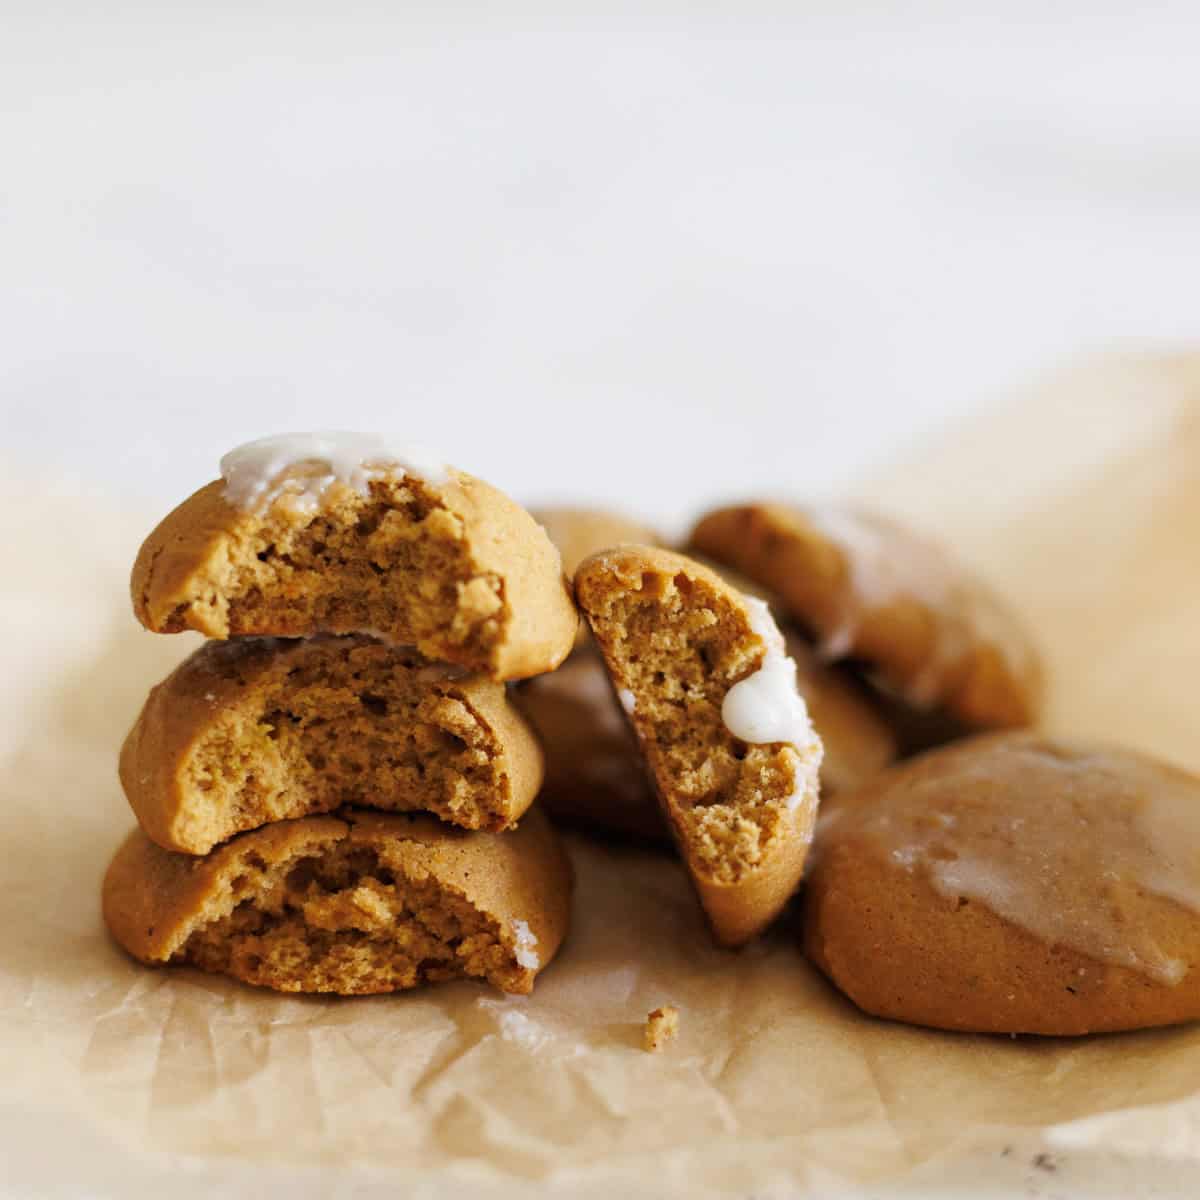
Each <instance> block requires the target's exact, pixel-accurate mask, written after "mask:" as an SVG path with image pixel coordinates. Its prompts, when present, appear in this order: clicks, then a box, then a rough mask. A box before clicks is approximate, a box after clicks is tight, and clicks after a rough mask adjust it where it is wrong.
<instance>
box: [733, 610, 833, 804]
mask: <svg viewBox="0 0 1200 1200" xmlns="http://www.w3.org/2000/svg"><path fill="white" fill-rule="evenodd" d="M744 599H745V602H746V607H747V609H748V610H749V615H750V628H751V629H752V630H753V631H754V632H755V633H756V634H757V635H758V636H759V637H760V638H761V639H762V642H763V645H764V646H765V647H766V653H765V654H764V655H763V660H762V665H761V666H760V667H759V669H758V670H757V671H755V672H754V674H753V675H747V676H746V678H745V679H743V680H740V681H739V682H738V683H735V684H734V685H733V687H731V688H730V689H729V691H728V692H727V693H726V694H725V699H724V701H723V702H722V704H721V720H722V721H724V723H725V728H726V729H728V730H729V732H730V733H731V734H733V736H734V737H735V738H740V739H741V740H742V741H743V742H750V743H752V744H754V745H767V744H770V743H773V742H783V743H786V744H788V745H791V746H793V747H794V748H795V750H796V754H797V757H798V759H799V762H797V764H796V784H795V790H794V791H793V793H792V796H791V797H790V799H789V801H788V807H789V809H792V810H794V809H796V808H798V807H799V806H800V805H801V804H802V803H803V802H804V801H805V800H806V799H808V798H810V797H812V796H815V794H816V786H817V783H816V777H817V771H818V769H819V767H820V765H821V757H822V754H823V749H822V746H821V741H820V739H819V738H818V737H817V734H816V731H815V730H814V729H813V727H812V721H811V720H810V719H809V715H808V705H807V704H805V702H804V697H803V696H802V695H801V694H800V691H799V688H798V687H797V686H796V663H795V661H794V660H793V659H791V658H789V657H788V654H787V649H786V646H785V645H784V641H783V634H781V633H780V632H779V628H778V626H777V625H776V624H775V621H774V619H773V618H772V617H771V610H770V609H769V608H768V607H767V605H766V603H765V602H764V601H762V600H757V599H755V598H754V597H753V596H746V597H744Z"/></svg>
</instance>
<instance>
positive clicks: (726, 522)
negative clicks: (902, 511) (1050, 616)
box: [691, 504, 1041, 728]
mask: <svg viewBox="0 0 1200 1200" xmlns="http://www.w3.org/2000/svg"><path fill="white" fill-rule="evenodd" d="M691 545H692V546H693V547H694V548H695V549H697V550H699V551H701V552H703V553H704V554H708V555H711V556H712V557H713V558H715V559H717V560H718V561H720V562H723V563H729V564H730V565H732V566H734V567H736V568H737V569H738V570H741V571H744V572H745V573H746V574H747V575H749V576H750V577H751V578H752V579H754V580H755V581H757V582H759V583H761V584H763V585H764V586H766V587H769V588H770V589H772V590H773V591H774V592H776V593H778V595H779V597H780V600H781V601H782V603H783V604H784V605H785V607H786V608H787V611H788V612H789V614H790V615H791V616H792V617H793V618H794V619H795V620H796V621H798V622H799V623H800V624H801V625H802V626H803V627H804V628H805V629H806V630H807V631H809V632H810V633H811V634H813V635H814V636H815V637H816V638H817V639H818V642H819V643H820V650H821V654H822V657H824V658H826V659H829V660H837V659H841V658H846V657H849V658H854V659H857V660H860V661H862V662H864V663H866V664H868V665H869V666H870V667H871V668H872V669H873V670H874V671H876V672H877V673H878V675H879V676H880V678H881V680H882V681H883V682H884V683H885V684H886V685H888V686H889V687H891V688H892V689H894V690H895V691H896V692H898V693H899V694H900V695H901V696H903V697H904V698H905V699H906V700H907V701H909V702H910V703H912V704H914V705H916V706H917V707H919V708H924V709H929V708H934V707H940V708H945V709H947V710H948V711H949V712H950V713H951V714H952V715H954V716H955V717H957V718H958V719H960V720H962V721H964V722H966V723H967V724H968V725H970V726H972V727H977V728H991V727H996V728H1005V727H1009V726H1021V725H1028V724H1030V723H1032V722H1033V721H1034V720H1035V718H1036V715H1037V710H1038V704H1039V701H1040V697H1041V669H1040V666H1039V663H1038V658H1037V654H1036V652H1035V650H1034V648H1033V646H1032V643H1031V642H1030V640H1029V638H1028V636H1027V635H1026V634H1025V632H1024V630H1023V629H1022V628H1021V626H1020V625H1019V623H1018V622H1017V621H1016V620H1015V619H1014V618H1013V616H1012V615H1011V614H1010V613H1009V612H1008V610H1007V609H1006V608H1005V607H1004V605H1003V604H1002V603H1001V602H1000V601H999V600H998V599H997V598H996V597H995V596H994V595H993V594H992V593H991V592H990V591H989V590H988V589H987V588H985V587H984V586H983V585H982V584H981V583H980V582H979V581H977V580H975V579H973V578H971V577H970V576H969V575H967V574H966V572H964V571H963V570H962V569H961V568H960V567H959V566H958V565H957V564H955V563H954V562H953V561H952V560H951V559H950V558H949V556H948V555H947V554H946V553H945V552H944V551H942V550H941V549H940V548H939V547H937V546H934V545H932V544H931V543H929V542H927V541H926V540H925V539H923V538H920V537H917V536H916V535H915V534H913V533H910V532H909V531H907V530H905V529H902V528H901V527H900V526H898V525H896V524H894V523H893V522H891V521H887V520H885V519H884V518H882V517H878V516H873V515H870V514H866V513H861V512H857V511H854V510H850V509H844V508H834V507H815V506H814V507H809V508H799V507H790V506H786V505H780V504H744V505H740V506H737V507H732V508H722V509H718V510H716V511H715V512H711V513H709V514H708V515H707V516H705V517H703V518H702V519H701V520H700V522H699V523H698V524H697V526H696V528H695V529H694V530H693V531H692V535H691Z"/></svg>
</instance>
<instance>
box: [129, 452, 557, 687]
mask: <svg viewBox="0 0 1200 1200" xmlns="http://www.w3.org/2000/svg"><path fill="white" fill-rule="evenodd" d="M318 461H319V460H318ZM312 469H314V468H313V465H312V462H310V461H309V460H301V461H299V462H297V463H295V464H293V465H292V466H289V467H286V468H285V469H283V471H282V472H281V475H282V478H281V479H279V480H276V484H275V487H274V489H273V490H270V491H267V492H266V493H261V492H257V491H253V490H250V491H249V492H247V491H246V490H245V489H243V490H241V491H239V490H236V489H235V487H234V484H235V483H236V477H234V479H233V482H232V483H231V482H227V481H223V480H217V481H215V482H213V483H210V484H208V485H207V486H206V487H203V488H201V489H200V490H199V491H198V492H196V493H195V495H193V496H192V497H190V498H189V499H188V500H185V501H184V502H183V503H182V504H181V505H180V506H179V507H178V508H176V509H175V511H174V512H172V513H171V514H170V515H169V516H167V517H166V518H165V519H164V520H163V521H162V523H161V524H160V525H159V526H158V528H157V529H155V530H154V532H153V533H151V534H150V536H149V537H148V538H147V539H146V541H145V543H144V544H143V546H142V548H141V551H140V553H139V554H138V557H137V562H136V563H135V565H134V568H133V576H132V580H131V591H132V595H133V606H134V611H135V613H136V614H137V617H138V619H139V620H140V621H141V622H142V624H143V625H145V626H146V628H147V629H151V630H154V631H155V632H157V633H178V632H179V631H180V630H184V629H196V630H199V631H200V632H201V633H204V634H207V635H208V636H209V637H216V638H227V637H231V636H234V635H239V634H255V635H271V636H281V637H310V636H312V635H313V634H316V633H368V634H372V635H373V636H377V637H380V638H383V639H384V640H387V641H391V642H395V643H397V644H405V645H414V646H416V647H417V648H418V649H419V650H420V651H421V652H422V653H423V654H424V655H425V656H426V657H427V658H431V659H438V660H442V661H445V662H452V663H456V664H458V665H459V666H462V667H465V668H467V669H469V670H474V671H485V672H487V673H488V674H490V675H491V676H493V677H494V678H496V679H518V678H523V677H525V676H528V675H537V674H539V673H540V672H542V671H550V670H553V669H554V668H555V667H556V666H557V665H558V664H559V663H560V662H561V661H562V660H563V659H564V658H565V657H566V656H567V654H568V653H569V652H570V650H571V647H572V646H573V645H574V642H575V633H576V630H577V628H578V623H579V621H578V615H577V613H576V611H575V608H574V606H573V604H572V603H571V597H570V594H569V590H568V588H567V586H566V583H565V580H564V578H563V573H562V565H561V562H560V560H559V554H558V551H557V550H556V549H555V548H554V546H553V545H551V543H550V539H549V538H547V536H546V534H545V532H544V531H543V530H542V529H540V528H539V527H538V525H537V523H536V522H535V521H534V519H533V518H532V517H531V516H530V515H529V514H528V513H527V512H525V510H524V509H522V508H520V507H519V506H518V505H516V504H514V503H513V501H512V500H510V499H509V498H508V497H507V496H505V495H504V494H503V493H501V492H499V491H497V490H496V489H495V488H493V487H490V486H489V485H488V484H486V483H484V482H483V481H482V480H479V479H475V478H473V477H472V476H470V475H467V474H465V473H463V472H461V471H453V470H447V471H446V472H445V473H444V475H437V476H434V477H433V478H432V479H430V478H422V477H421V476H419V475H416V474H413V473H405V472H404V471H403V469H402V468H400V467H398V466H397V467H394V468H391V469H387V468H384V469H381V470H378V471H376V472H374V473H372V474H370V475H369V476H367V477H363V478H356V479H355V483H356V484H357V485H355V484H353V483H350V482H343V481H342V480H341V479H340V478H339V477H336V476H320V477H319V479H321V480H322V481H323V480H326V479H331V480H332V482H330V483H328V484H327V485H324V486H322V487H321V488H320V489H319V490H318V491H317V492H316V493H315V494H310V493H309V492H305V491H303V490H301V491H299V492H297V491H294V490H288V488H287V486H286V485H287V484H289V483H294V484H295V485H296V486H297V487H300V486H301V485H302V484H303V482H304V481H305V480H306V479H307V478H308V476H307V475H305V474H304V473H303V472H305V471H311V470H312ZM315 469H320V468H319V467H318V468H315ZM350 478H355V477H350ZM281 488H282V490H280V489H281ZM297 497H299V499H297Z"/></svg>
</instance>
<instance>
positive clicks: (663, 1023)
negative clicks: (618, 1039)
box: [642, 1004, 679, 1054]
mask: <svg viewBox="0 0 1200 1200" xmlns="http://www.w3.org/2000/svg"><path fill="white" fill-rule="evenodd" d="M678 1033H679V1009H677V1008H676V1007H675V1005H673V1004H664V1005H663V1006H662V1007H661V1008H655V1009H652V1010H651V1011H650V1012H649V1013H647V1014H646V1028H645V1030H644V1031H643V1034H642V1049H644V1050H646V1051H648V1052H649V1053H651V1054H657V1053H658V1052H659V1051H660V1050H663V1049H665V1047H666V1045H667V1043H668V1042H670V1041H674V1039H675V1037H676V1036H677V1035H678Z"/></svg>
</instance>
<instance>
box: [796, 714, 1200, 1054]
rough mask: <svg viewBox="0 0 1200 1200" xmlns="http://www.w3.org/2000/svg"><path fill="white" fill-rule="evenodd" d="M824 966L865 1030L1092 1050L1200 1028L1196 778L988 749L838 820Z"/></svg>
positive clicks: (820, 924) (814, 955)
mask: <svg viewBox="0 0 1200 1200" xmlns="http://www.w3.org/2000/svg"><path fill="white" fill-rule="evenodd" d="M814 857H815V862H814V865H813V868H812V870H811V871H810V873H809V880H808V883H807V885H806V894H805V905H804V909H805V912H804V927H805V933H804V937H805V945H806V948H807V952H808V955H809V957H810V958H811V959H812V961H813V962H814V963H816V965H817V966H818V967H820V968H821V970H822V971H823V972H824V973H825V974H826V975H827V976H828V977H829V978H830V979H831V980H832V981H833V982H834V983H835V984H836V985H837V987H838V988H840V989H841V990H842V991H843V992H845V993H846V995H847V996H849V997H850V999H851V1000H853V1001H854V1003H855V1004H857V1005H858V1006H859V1007H860V1008H862V1009H863V1010H865V1011H866V1012H868V1013H873V1014H875V1015H877V1016H881V1017H889V1018H891V1019H893V1020H898V1021H908V1022H911V1023H913V1024H917V1025H931V1026H934V1027H936V1028H939V1029H957V1030H968V1031H974V1032H981V1033H1037V1034H1056V1035H1057V1034H1063V1035H1069V1034H1083V1033H1097V1032H1106V1031H1114V1030H1121V1029H1140V1028H1143V1027H1146V1026H1152V1025H1168V1024H1172V1023H1175V1022H1178V1021H1190V1020H1194V1019H1196V1018H1198V1017H1200V779H1197V778H1196V777H1195V776H1192V775H1188V774H1185V773H1184V772H1182V771H1178V770H1175V769H1173V768H1171V767H1168V766H1165V765H1163V764H1162V763H1158V762H1155V761H1154V760H1152V759H1149V758H1145V757H1143V756H1141V755H1137V754H1133V753H1130V752H1127V751H1122V750H1115V749H1106V748H1103V747H1098V746H1091V745H1086V744H1080V743H1074V742H1062V741H1051V740H1049V739H1046V738H1042V737H1039V736H1037V735H1034V734H993V735H988V736H976V737H973V738H970V739H968V740H966V741H963V742H958V743H955V744H954V745H952V746H948V747H944V748H942V749H940V750H934V751H931V752H929V753H928V754H925V755H922V756H921V757H919V758H916V759H912V760H911V761H910V762H908V763H905V764H903V765H901V766H898V767H893V768H891V769H890V770H888V771H885V772H884V773H883V774H882V775H879V776H877V777H876V778H875V779H874V780H873V781H872V782H871V783H869V784H867V785H866V786H865V787H864V788H862V789H860V790H859V791H857V792H854V793H850V794H848V795H845V796H843V797H839V798H838V799H837V800H835V801H834V802H833V804H832V805H830V806H829V807H828V808H826V809H825V810H824V812H823V815H822V819H821V822H820V828H819V831H818V835H817V845H816V851H815V855H814Z"/></svg>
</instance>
